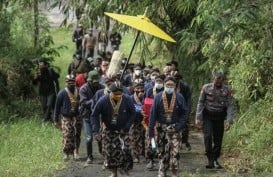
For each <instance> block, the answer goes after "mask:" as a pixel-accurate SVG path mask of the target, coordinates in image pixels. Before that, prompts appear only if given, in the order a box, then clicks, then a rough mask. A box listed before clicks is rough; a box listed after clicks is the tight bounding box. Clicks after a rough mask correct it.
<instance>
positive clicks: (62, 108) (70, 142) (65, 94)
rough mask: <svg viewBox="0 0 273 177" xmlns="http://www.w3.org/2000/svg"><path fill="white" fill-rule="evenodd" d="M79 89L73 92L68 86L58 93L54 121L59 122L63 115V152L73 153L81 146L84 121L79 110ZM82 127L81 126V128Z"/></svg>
mask: <svg viewBox="0 0 273 177" xmlns="http://www.w3.org/2000/svg"><path fill="white" fill-rule="evenodd" d="M78 106H79V105H78V91H77V89H75V91H74V93H71V92H70V91H69V90H68V89H67V88H65V89H63V90H61V91H60V92H59V93H58V95H57V100H56V106H55V112H54V122H56V123H57V122H59V116H60V114H61V115H62V119H61V121H62V133H63V152H64V153H65V154H66V155H73V153H74V150H75V149H76V148H79V146H80V141H81V139H80V135H81V127H82V121H80V118H79V116H78V115H79V111H78ZM79 127H80V128H79Z"/></svg>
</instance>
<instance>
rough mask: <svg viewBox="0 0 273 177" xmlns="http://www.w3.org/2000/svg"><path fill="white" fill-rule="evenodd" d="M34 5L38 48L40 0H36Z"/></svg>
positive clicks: (36, 44)
mask: <svg viewBox="0 0 273 177" xmlns="http://www.w3.org/2000/svg"><path fill="white" fill-rule="evenodd" d="M33 5H34V7H33V13H34V47H35V48H36V47H37V46H38V40H39V9H38V0H34V4H33Z"/></svg>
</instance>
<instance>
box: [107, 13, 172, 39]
mask: <svg viewBox="0 0 273 177" xmlns="http://www.w3.org/2000/svg"><path fill="white" fill-rule="evenodd" d="M104 14H105V15H107V16H109V17H111V18H113V19H115V20H117V21H119V22H121V23H124V24H126V25H128V26H130V27H132V28H135V29H137V30H139V31H142V32H145V33H148V34H151V35H153V36H156V37H158V38H161V39H165V40H167V41H170V42H176V41H175V40H174V39H173V38H172V37H171V36H169V35H168V34H167V33H165V32H164V31H163V30H162V29H160V28H159V27H157V26H156V25H155V24H153V23H152V22H151V21H150V19H149V18H148V17H146V16H145V15H137V16H130V15H121V14H114V13H108V12H105V13H104Z"/></svg>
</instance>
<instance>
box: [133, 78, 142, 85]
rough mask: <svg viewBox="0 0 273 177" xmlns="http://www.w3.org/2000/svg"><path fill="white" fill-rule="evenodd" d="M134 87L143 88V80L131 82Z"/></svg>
mask: <svg viewBox="0 0 273 177" xmlns="http://www.w3.org/2000/svg"><path fill="white" fill-rule="evenodd" d="M133 86H134V87H144V81H143V79H135V80H134V82H133Z"/></svg>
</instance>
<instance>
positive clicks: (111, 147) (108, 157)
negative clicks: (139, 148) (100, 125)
mask: <svg viewBox="0 0 273 177" xmlns="http://www.w3.org/2000/svg"><path fill="white" fill-rule="evenodd" d="M129 142H130V139H129V136H128V135H123V136H122V135H121V134H120V133H119V132H118V131H110V130H108V129H104V130H103V132H102V146H103V148H102V155H103V157H104V159H105V161H104V166H105V167H106V168H108V169H113V168H121V169H123V170H124V171H128V170H131V169H132V168H133V158H132V155H131V151H130V148H129V146H130V143H129Z"/></svg>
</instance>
